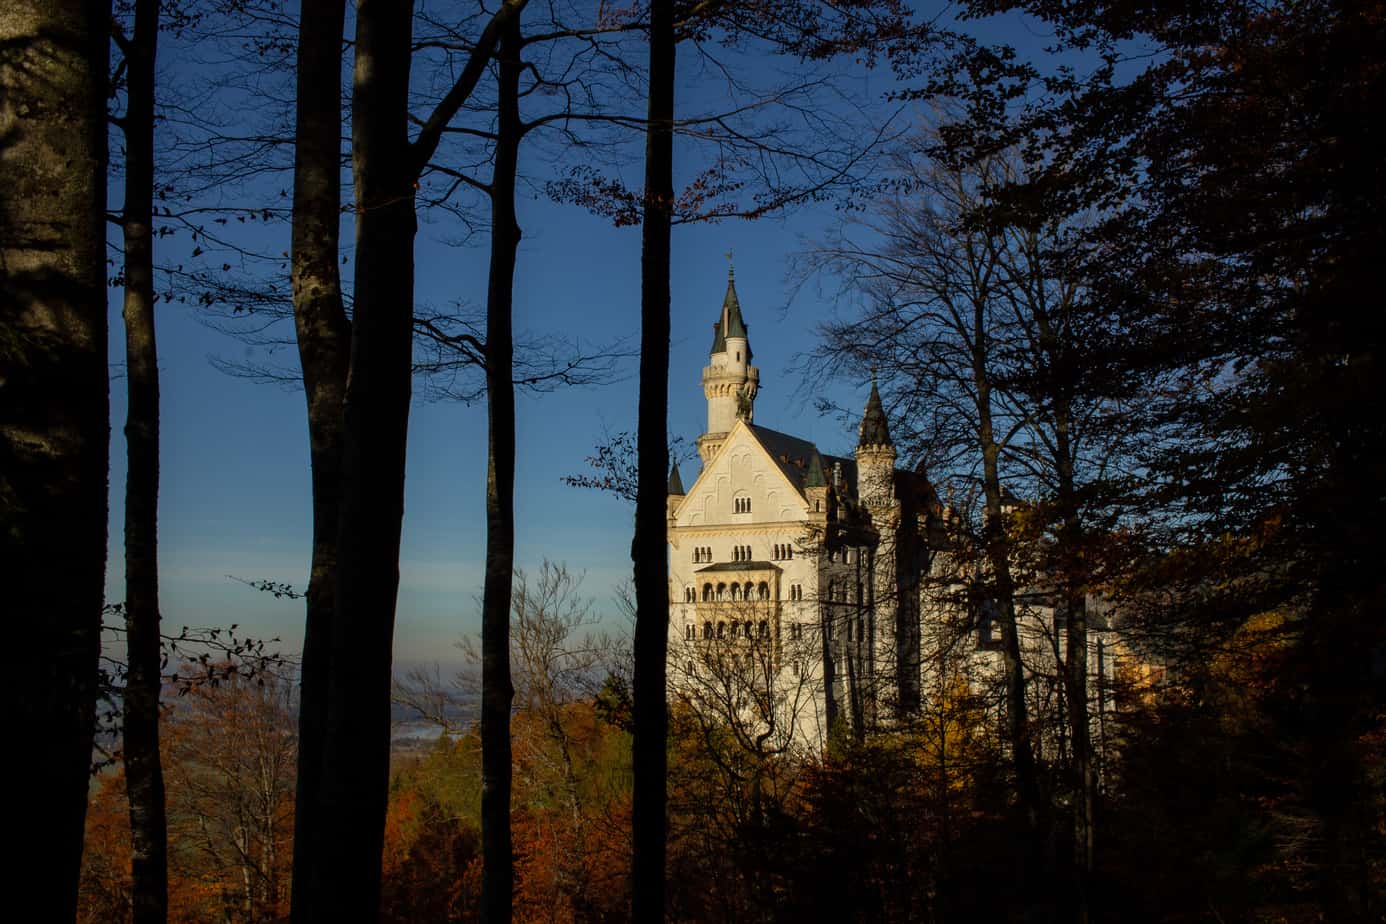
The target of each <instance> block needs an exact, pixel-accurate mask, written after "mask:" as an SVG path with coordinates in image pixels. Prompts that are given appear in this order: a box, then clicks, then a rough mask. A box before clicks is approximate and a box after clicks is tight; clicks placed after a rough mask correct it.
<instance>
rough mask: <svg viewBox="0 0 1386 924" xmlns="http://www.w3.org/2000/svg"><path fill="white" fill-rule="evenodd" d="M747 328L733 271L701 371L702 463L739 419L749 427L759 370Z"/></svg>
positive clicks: (730, 270)
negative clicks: (703, 409)
mask: <svg viewBox="0 0 1386 924" xmlns="http://www.w3.org/2000/svg"><path fill="white" fill-rule="evenodd" d="M746 328H747V325H746V321H745V319H743V318H742V317H741V300H740V299H738V298H737V297H736V270H734V269H729V270H728V271H727V294H726V296H725V297H724V298H723V299H722V314H721V317H720V318H719V319H718V321H717V322H716V323H715V324H713V325H712V351H711V355H710V356H709V358H708V364H707V365H706V366H705V367H703V395H704V396H705V397H706V398H707V432H706V433H704V434H703V435H702V436H700V437H698V454H699V455H701V456H702V458H703V461H704V462H707V461H709V460H710V459H711V458H712V457H713V456H714V455H715V454H716V453H717V450H718V449H719V448H721V445H722V441H723V440H724V439H725V438H726V436H727V432H728V431H729V430H731V428H732V424H734V423H735V422H736V421H737V419H738V418H741V419H744V420H745V421H747V422H748V423H749V422H750V421H751V419H752V417H753V416H754V413H755V400H756V390H757V388H758V387H759V386H760V370H759V369H757V368H756V367H755V366H753V365H751V341H750V338H749V335H748V333H747V329H746Z"/></svg>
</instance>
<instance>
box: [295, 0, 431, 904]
mask: <svg viewBox="0 0 1386 924" xmlns="http://www.w3.org/2000/svg"><path fill="white" fill-rule="evenodd" d="M412 22H413V9H412V4H409V3H399V2H395V0H361V2H360V3H359V4H358V6H357V10H356V63H355V81H354V88H353V97H352V168H353V175H354V179H355V201H356V277H355V302H354V314H353V318H352V336H351V364H350V371H349V373H348V376H347V387H346V393H345V396H344V399H343V403H342V421H343V434H342V493H341V499H340V520H339V525H338V533H337V556H338V557H337V596H336V610H335V615H334V619H333V624H332V648H331V653H330V655H329V658H330V664H331V673H330V677H329V681H328V703H327V723H326V726H325V728H324V738H323V763H322V770H321V772H322V777H321V779H320V781H319V797H318V801H317V808H316V811H317V813H318V814H317V817H316V818H315V819H314V823H315V824H316V826H317V828H318V836H317V838H316V841H315V845H314V849H315V851H316V858H315V862H314V864H313V869H312V871H311V874H312V885H311V889H310V894H309V896H308V901H309V903H310V908H309V913H310V920H316V921H340V920H359V919H362V918H368V917H373V916H374V915H375V914H376V913H377V909H378V908H379V906H380V852H381V847H382V844H383V840H384V827H385V806H386V798H387V790H388V786H389V770H390V666H391V653H392V652H391V645H392V642H393V636H394V623H395V598H396V593H397V591H398V589H399V543H400V530H401V526H402V521H403V518H404V471H405V446H406V439H407V436H408V430H409V398H410V384H411V383H410V361H411V346H412V340H411V333H412V321H413V305H414V234H415V231H416V229H417V223H416V219H415V216H414V181H415V179H416V177H417V171H416V170H414V169H412V164H413V154H412V152H411V151H410V149H409V143H408V137H407V131H406V126H407V112H408V95H409V64H410V50H411V49H410V44H411V38H412V37H411V28H412Z"/></svg>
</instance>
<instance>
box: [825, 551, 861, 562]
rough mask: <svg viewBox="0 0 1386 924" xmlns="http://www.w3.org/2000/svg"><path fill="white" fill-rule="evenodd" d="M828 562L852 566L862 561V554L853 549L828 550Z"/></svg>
mask: <svg viewBox="0 0 1386 924" xmlns="http://www.w3.org/2000/svg"><path fill="white" fill-rule="evenodd" d="M828 561H840V562H842V563H843V564H845V565H850V564H851V563H852V562H854V561H861V552H860V551H855V550H853V549H828Z"/></svg>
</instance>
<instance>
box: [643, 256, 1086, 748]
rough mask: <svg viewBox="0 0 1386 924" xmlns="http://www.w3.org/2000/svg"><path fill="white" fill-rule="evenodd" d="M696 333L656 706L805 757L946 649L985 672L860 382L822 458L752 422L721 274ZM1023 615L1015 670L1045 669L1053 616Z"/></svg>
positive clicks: (919, 477)
mask: <svg viewBox="0 0 1386 924" xmlns="http://www.w3.org/2000/svg"><path fill="white" fill-rule="evenodd" d="M713 331H714V332H713V340H712V349H711V355H710V357H709V359H708V364H707V366H706V367H704V369H703V374H702V385H703V393H704V395H705V396H706V398H707V431H706V432H705V433H703V434H702V435H701V436H700V437H698V440H697V447H698V454H699V455H700V456H701V458H702V471H701V472H700V473H699V475H698V477H697V479H696V480H695V481H694V482H693V483H692V484H691V485H689V486H688V487H687V488H685V486H684V484H683V480H682V477H681V475H680V472H679V469H678V466H677V465H675V466H674V468H673V470H672V471H671V473H670V477H669V502H668V542H669V581H670V614H669V665H668V667H669V692H670V702H671V704H677V703H678V702H680V701H683V702H684V703H685V704H686V705H688V706H690V707H692V708H693V709H694V710H697V711H698V712H701V713H703V714H709V713H710V714H711V715H713V716H714V717H717V718H718V719H719V720H721V721H722V722H725V723H727V724H729V725H730V726H731V727H732V730H733V733H741V734H744V735H745V736H746V739H747V740H746V742H744V743H745V744H747V745H748V746H752V745H753V746H755V747H757V748H760V749H762V750H784V749H788V748H791V747H796V746H802V747H809V748H815V747H816V748H821V747H822V746H823V745H824V744H826V742H827V741H828V738H829V735H830V732H831V731H833V730H836V732H837V733H838V734H853V735H855V736H857V737H860V736H862V735H864V734H865V733H867V732H868V731H869V730H871V729H873V728H875V727H878V726H879V725H880V724H881V723H883V722H884V723H888V722H890V720H891V718H892V717H893V716H895V715H898V714H903V713H908V712H911V711H913V710H915V709H916V708H917V707H918V706H919V705H920V701H921V697H924V696H927V695H928V694H929V691H930V690H937V688H938V687H937V685H938V684H939V683H940V682H941V680H940V677H939V676H938V672H939V663H940V662H939V657H940V655H941V653H943V652H945V650H948V651H952V650H958V651H961V652H963V655H962V656H963V657H964V658H966V659H968V660H969V661H970V662H971V663H972V664H973V665H974V666H976V665H977V664H979V663H980V665H981V667H982V669H983V670H984V671H989V672H991V673H993V674H998V673H999V671H1000V662H999V654H998V653H997V651H996V649H997V648H998V647H999V644H998V643H999V633H998V634H997V635H996V637H993V631H994V630H993V628H992V627H991V626H990V625H989V624H988V621H987V619H986V618H985V614H982V615H981V616H980V617H979V615H978V614H975V613H974V614H972V615H971V617H970V618H969V617H968V616H967V615H966V614H963V615H962V616H961V617H960V616H959V613H958V609H959V607H958V605H957V602H956V597H950V596H949V594H948V593H947V589H948V588H947V581H946V579H944V578H940V577H939V575H940V574H944V573H946V568H945V563H946V556H947V551H946V550H947V541H946V529H945V528H944V520H945V519H946V517H947V513H946V512H945V510H944V508H943V506H942V505H941V504H940V502H939V499H938V497H937V495H936V493H935V492H934V489H933V487H932V486H931V485H930V483H929V481H928V480H927V478H926V477H925V476H924V475H923V474H922V473H917V472H911V471H902V470H900V469H897V468H896V467H895V462H896V451H895V446H894V445H893V443H892V441H891V437H890V428H889V425H888V422H887V419H886V415H885V411H884V409H883V408H882V405H881V398H880V395H879V393H878V392H877V390H876V385H875V383H874V381H873V382H872V386H871V393H870V397H869V398H868V400H867V403H866V408H865V411H864V413H863V414H862V418H861V423H860V425H859V426H858V431H857V432H858V439H857V446H856V449H855V451H854V452H853V454H852V455H851V456H842V457H839V456H832V455H828V454H826V453H823V452H821V451H820V450H819V449H818V447H816V446H815V445H814V444H813V443H810V442H808V441H807V440H803V439H800V438H798V437H794V436H790V435H788V434H786V433H781V432H779V431H777V430H772V429H770V428H768V427H763V426H760V425H759V424H757V423H756V422H755V399H756V391H757V387H758V385H759V381H760V370H758V369H757V368H756V367H755V366H754V365H753V364H752V359H753V354H752V351H751V341H750V337H749V334H748V330H747V324H746V321H745V319H744V318H743V317H742V313H741V305H740V301H739V299H738V298H737V293H736V282H735V275H734V273H730V274H729V276H728V280H727V292H726V297H725V298H724V300H723V303H722V311H721V317H720V319H719V320H718V321H717V322H716V323H715V324H714V325H713ZM1030 603H1031V605H1029V606H1027V607H1025V608H1024V612H1025V616H1024V618H1023V622H1024V623H1025V625H1023V626H1022V627H1021V629H1022V644H1023V647H1024V648H1025V649H1027V651H1028V653H1030V654H1032V655H1033V657H1031V658H1026V659H1025V660H1026V661H1027V662H1029V661H1034V662H1036V663H1041V662H1045V661H1048V663H1050V664H1052V663H1053V658H1052V657H1049V656H1048V655H1047V654H1046V652H1048V651H1052V652H1054V653H1055V654H1057V653H1058V651H1059V649H1058V648H1057V647H1055V645H1056V644H1061V641H1062V640H1061V639H1058V640H1056V639H1055V638H1054V631H1053V630H1054V628H1055V627H1054V625H1053V618H1052V617H1053V610H1052V608H1051V607H1049V606H1047V605H1046V604H1045V601H1044V600H1043V599H1042V595H1033V599H1032V600H1031V601H1030ZM959 627H961V629H959ZM1098 644H1099V645H1100V644H1101V641H1100V640H1099V642H1098ZM1097 658H1098V662H1099V666H1098V670H1099V671H1101V670H1103V668H1102V667H1101V651H1100V650H1099V651H1098V652H1097ZM1108 669H1110V668H1108ZM973 673H974V675H975V673H976V671H975V670H974V672H973ZM1036 689H1037V690H1038V689H1039V686H1038V685H1037V687H1036Z"/></svg>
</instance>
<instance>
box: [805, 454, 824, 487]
mask: <svg viewBox="0 0 1386 924" xmlns="http://www.w3.org/2000/svg"><path fill="white" fill-rule="evenodd" d="M827 486H828V478H827V476H826V475H824V474H823V457H822V456H821V455H819V454H818V450H816V449H815V450H814V451H813V455H811V456H809V461H808V470H807V471H806V472H804V487H806V488H826V487H827Z"/></svg>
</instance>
